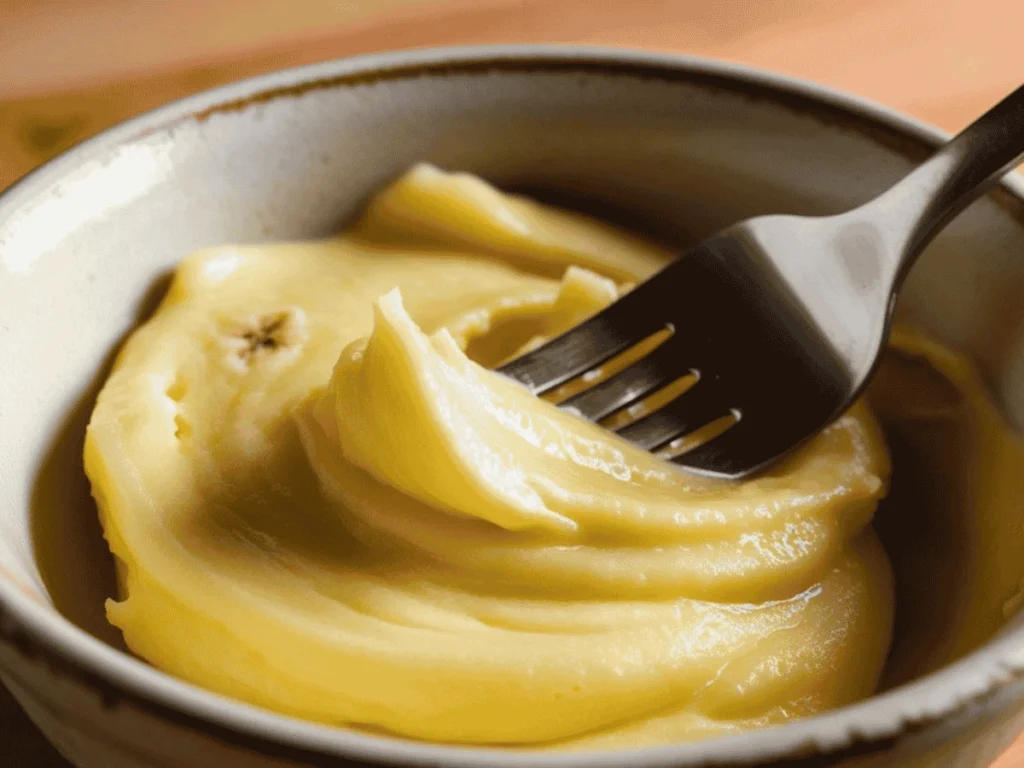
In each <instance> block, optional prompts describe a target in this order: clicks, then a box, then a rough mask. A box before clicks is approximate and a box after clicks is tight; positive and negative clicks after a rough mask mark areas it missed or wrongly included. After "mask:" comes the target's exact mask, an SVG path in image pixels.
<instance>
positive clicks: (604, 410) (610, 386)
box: [559, 334, 693, 421]
mask: <svg viewBox="0 0 1024 768" xmlns="http://www.w3.org/2000/svg"><path fill="white" fill-rule="evenodd" d="M676 338H677V337H676V335H675V334H673V336H672V338H670V339H668V340H666V341H665V342H664V343H663V344H661V345H660V346H659V347H657V348H656V349H654V350H653V351H652V352H650V353H649V354H648V355H647V356H645V357H643V358H641V359H640V360H638V361H637V362H635V363H634V364H633V365H631V366H629V367H628V368H624V369H623V370H621V371H619V372H618V373H616V374H615V375H613V376H610V377H609V378H608V379H607V380H606V381H602V382H601V383H600V384H596V385H595V386H593V387H591V388H590V389H587V390H584V391H583V392H580V393H579V394H578V395H574V396H572V397H570V398H568V399H567V400H565V401H563V402H561V403H559V407H562V408H566V407H569V408H572V409H574V410H575V411H577V412H578V413H579V414H580V415H581V416H583V417H584V418H587V419H590V420H591V421H598V420H600V419H603V418H604V417H605V416H607V415H609V414H610V413H614V412H615V411H617V410H619V409H620V408H625V407H626V406H628V405H630V404H632V403H634V402H636V401H638V400H642V399H643V398H644V397H646V396H647V395H649V394H651V393H652V392H654V391H655V390H657V389H659V388H660V387H662V386H663V385H665V384H668V383H670V382H672V381H674V380H676V379H678V378H679V377H680V376H684V375H685V374H686V373H692V372H693V370H692V369H690V368H687V367H686V366H685V365H683V364H681V361H684V360H685V358H684V353H683V351H682V350H681V349H680V344H679V342H678V341H677V340H676Z"/></svg>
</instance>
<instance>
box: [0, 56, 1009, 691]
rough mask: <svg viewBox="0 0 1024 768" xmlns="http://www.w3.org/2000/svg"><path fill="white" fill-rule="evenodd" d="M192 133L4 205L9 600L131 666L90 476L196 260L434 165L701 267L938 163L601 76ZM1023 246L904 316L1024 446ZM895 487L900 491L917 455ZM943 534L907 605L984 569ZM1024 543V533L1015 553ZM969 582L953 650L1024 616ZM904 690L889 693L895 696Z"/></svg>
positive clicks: (856, 137)
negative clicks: (1010, 616)
mask: <svg viewBox="0 0 1024 768" xmlns="http://www.w3.org/2000/svg"><path fill="white" fill-rule="evenodd" d="M247 87H248V88H249V89H250V90H251V89H252V87H249V86H244V87H242V88H240V89H236V93H235V95H236V96H244V95H245V92H246V88H247ZM253 87H254V86H253ZM797 90H799V89H797ZM218 98H220V97H218ZM243 101H244V100H243ZM187 112H188V109H187V105H185V106H175V107H171V108H169V109H167V110H164V111H163V112H161V113H158V114H156V115H153V116H150V117H147V118H144V119H143V121H142V122H140V123H137V124H134V125H133V124H129V125H128V126H126V127H124V128H122V129H120V130H119V132H118V134H117V135H116V136H115V137H114V138H113V139H107V140H101V141H100V142H96V143H93V144H91V145H88V146H86V147H85V148H84V149H82V150H79V151H77V153H75V154H73V155H72V156H71V157H69V158H67V159H65V160H64V161H63V162H62V163H61V164H58V165H57V166H55V167H53V168H52V169H50V170H49V171H46V172H44V174H43V175H42V176H40V177H37V179H36V180H35V181H33V182H31V183H30V184H29V185H27V186H25V187H23V188H22V190H20V191H19V190H16V191H15V193H14V194H13V195H10V196H9V197H8V198H7V201H6V202H0V360H2V362H0V393H2V397H0V578H4V577H6V578H7V579H8V580H13V581H14V582H15V583H17V584H18V585H19V586H20V587H21V589H23V590H24V591H25V592H27V593H29V594H30V595H32V596H34V597H35V598H36V599H37V600H38V601H40V602H41V603H42V604H44V605H45V606H47V607H50V608H52V609H53V610H58V611H60V612H61V613H62V614H63V615H64V616H65V617H66V618H68V619H69V620H70V621H72V622H74V623H75V624H77V625H78V626H79V627H81V628H82V629H84V630H86V631H87V632H89V633H91V634H93V635H94V636H96V637H98V638H100V639H101V640H103V641H105V642H108V643H110V644H112V645H114V646H115V647H122V645H121V640H120V637H119V634H118V633H117V632H116V631H114V630H113V629H112V628H111V627H110V626H109V625H108V624H107V623H106V621H105V620H104V618H103V600H104V598H105V597H106V596H108V595H110V594H112V591H113V577H112V563H111V558H110V555H109V553H108V552H107V549H106V546H105V544H104V542H103V540H102V537H101V534H100V530H99V527H98V524H97V522H96V517H95V510H94V507H93V504H92V501H91V499H90V497H89V493H88V485H87V483H86V481H85V477H84V475H83V472H82V469H81V447H82V440H83V433H84V428H85V424H86V422H87V420H88V416H89V412H90V409H91V405H92V401H93V399H94V397H95V394H96V391H97V390H98V388H99V386H100V384H101V383H102V381H103V378H104V376H105V374H106V372H107V370H108V369H109V365H110V363H111V360H112V355H113V354H114V352H115V351H116V349H117V347H118V344H119V341H120V340H121V339H122V338H123V337H124V335H125V334H126V333H127V332H128V331H129V330H130V329H131V328H132V327H133V326H134V325H135V324H136V323H137V322H138V321H139V320H140V319H141V318H144V317H145V316H146V315H147V314H148V313H149V312H150V311H151V310H152V307H153V305H154V302H155V300H157V299H159V297H160V295H161V292H162V290H163V288H164V286H165V285H166V278H167V275H168V272H169V270H171V269H172V268H173V267H174V265H175V264H176V263H177V262H178V261H179V260H180V259H181V258H182V257H183V256H185V255H186V254H187V253H189V252H190V251H192V250H194V249H196V248H199V247H203V246H208V245H214V244H222V243H228V242H258V241H264V240H269V239H288V238H310V237H316V236H321V235H325V234H328V233H331V232H334V231H336V230H337V229H338V228H339V227H340V226H342V225H343V224H344V223H345V221H346V220H348V219H349V218H350V217H351V216H352V215H353V213H354V212H355V211H357V210H358V208H359V206H360V204H361V203H362V201H363V200H364V199H365V198H366V196H367V195H368V194H369V193H370V192H371V191H373V190H375V189H377V188H378V187H379V186H381V185H382V184H384V183H386V182H387V181H389V180H390V179H392V178H394V177H395V176H397V175H398V174H399V173H401V172H402V171H403V170H405V169H406V168H407V167H408V166H409V165H410V164H412V163H413V162H416V161H419V160H429V161H431V162H433V163H435V164H437V165H440V166H442V167H445V168H450V169H460V170H467V171H471V172H474V173H478V174H480V175H482V176H484V177H485V178H487V179H489V180H491V181H493V182H495V183H496V184H498V185H500V186H503V187H506V188H513V189H519V190H528V191H531V192H534V193H537V194H539V195H540V196H541V197H544V198H547V199H550V200H555V201H559V202H562V203H565V204H569V205H573V206H576V207H579V208H581V209H584V210H589V211H595V212H598V213H600V214H602V215H606V216H611V217H612V218H613V219H616V220H618V221H620V222H622V223H625V224H627V225H629V226H632V227H634V228H637V229H640V230H643V231H645V232H647V233H648V234H651V235H653V236H656V237H658V238H659V239H663V240H666V241H668V242H672V243H676V244H679V245H683V244H685V243H687V242H690V241H692V240H694V239H696V238H699V237H701V236H702V235H704V234H707V233H710V232H711V231H713V230H715V229H717V228H719V227H721V226H723V225H725V224H728V223H730V222H732V221H735V220H737V219H740V218H743V217H746V216H749V215H753V214H757V213H763V212H791V213H826V212H834V211H840V210H843V209H845V208H848V207H850V206H853V205H856V204H857V203H859V202H862V201H863V200H865V199H867V198H868V197H870V196H872V195H873V194H875V193H877V192H879V191H880V190H881V189H883V188H884V187H885V186H886V185H887V184H889V183H891V182H892V181H894V180H896V179H897V178H898V177H899V176H900V175H901V174H902V173H904V172H905V171H906V170H908V169H909V168H910V167H911V165H912V164H913V163H914V162H915V161H916V160H919V159H920V158H921V157H923V156H924V155H925V154H927V151H928V141H927V140H926V139H925V138H922V137H923V136H924V135H925V134H924V133H923V132H921V131H917V135H915V129H912V128H907V127H905V126H904V127H903V128H897V127H894V126H893V125H886V124H885V123H884V121H879V119H878V118H876V117H872V116H870V115H869V114H867V113H862V114H861V115H859V116H858V115H855V114H853V113H852V112H848V111H846V109H845V108H844V107H843V106H842V105H837V104H827V103H822V102H816V101H815V100H814V99H812V98H810V97H808V96H804V95H801V94H800V93H799V92H795V91H790V92H788V93H784V92H783V91H778V92H774V91H772V90H771V89H769V88H767V87H765V86H757V87H755V86H753V85H751V84H750V83H748V82H743V81H742V79H731V78H729V77H726V76H722V75H720V74H718V75H716V74H711V73H709V72H708V71H702V70H701V69H700V67H696V68H693V69H691V70H690V71H686V70H683V69H680V70H677V71H675V72H669V71H657V70H656V69H654V68H651V67H642V66H625V65H617V66H616V65H609V64H601V63H599V62H595V61H590V60H587V59H586V58H585V57H584V58H580V59H577V60H575V61H573V62H569V63H567V62H565V61H562V62H551V61H548V62H544V61H532V62H531V61H523V60H512V59H508V60H504V61H503V62H497V63H495V62H492V63H490V64H488V65H486V66H484V65H481V64H480V63H476V64H472V65H468V64H467V65H463V66H459V65H449V66H447V67H436V68H430V67H420V68H418V69H406V70H396V71H391V72H386V73H383V74H382V73H377V74H376V75H367V74H365V73H363V74H353V75H345V74H341V75H338V76H335V77H334V78H333V79H331V80H330V81H327V82H323V83H320V84H318V85H315V86H314V87H309V88H301V89H299V88H296V89H291V90H289V89H282V90H280V91H277V92H274V93H270V94H264V96H263V97H261V98H259V99H254V100H252V101H248V102H244V103H237V104H234V105H232V106H230V107H214V108H212V109H207V110H206V111H204V112H203V113H202V114H200V115H197V116H189V115H188V114H187ZM1022 222H1024V203H1022V201H1021V200H1020V199H1019V198H1017V197H1015V196H1014V195H1013V194H1011V193H1009V192H1007V191H1006V190H1003V191H1001V192H1000V194H998V195H996V196H994V197H990V198H986V199H983V200H981V201H979V202H978V203H976V204H975V205H973V206H972V207H971V208H970V209H968V211H966V212H965V213H964V214H963V215H962V216H961V217H959V218H958V219H957V220H956V222H954V223H953V224H952V225H951V226H950V227H949V228H948V229H947V230H946V231H945V232H943V234H942V235H941V236H940V237H939V238H938V239H936V240H935V242H934V243H933V244H932V245H931V246H930V247H929V249H928V252H927V253H926V254H925V256H924V257H923V258H922V260H921V261H920V262H919V264H918V266H917V267H916V268H915V270H914V272H913V274H912V276H911V278H910V280H909V282H908V284H907V287H906V289H905V292H904V295H903V297H902V299H901V303H900V312H901V313H902V314H903V315H904V316H907V317H910V318H911V319H912V320H913V322H914V323H915V324H917V325H918V326H919V327H921V328H923V329H924V330H926V331H928V332H930V333H931V334H933V335H934V336H936V337H938V338H939V339H940V340H942V341H944V342H946V343H948V344H950V345H953V346H955V347H957V348H959V349H962V350H965V351H967V352H968V353H969V354H970V355H971V356H972V357H973V359H974V360H975V361H976V362H977V364H978V366H979V367H980V369H981V371H982V373H983V376H984V377H985V380H986V382H987V383H988V384H989V386H990V388H991V394H992V397H993V400H994V401H995V402H997V403H998V404H999V405H1000V407H1001V408H1002V409H1003V411H1004V413H1005V414H1006V415H1007V417H1008V418H1009V419H1010V420H1011V421H1012V422H1013V423H1015V424H1017V425H1021V424H1024V302H1022V301H1020V299H1019V297H1020V296H1022V295H1024V224H1022ZM895 471H896V478H897V482H900V460H899V456H898V455H897V457H896V470H895ZM915 471H918V472H920V471H924V472H927V469H925V470H921V469H920V468H918V470H915ZM908 472H909V470H908ZM919 482H930V483H932V484H933V490H932V496H931V497H929V498H934V499H935V500H936V502H935V503H937V504H938V503H941V500H942V499H943V498H947V497H948V498H954V497H955V493H956V478H955V477H952V478H950V477H946V478H939V477H930V478H923V479H922V478H921V477H919V476H917V475H910V474H908V475H906V480H905V481H903V483H904V485H903V492H904V493H911V494H912V493H913V492H914V488H915V487H916V485H915V484H916V483H919ZM943 483H944V484H943ZM950 494H952V496H951V495H950ZM1021 506H1024V504H1022V505H1021ZM884 513H885V510H884V509H883V511H882V512H881V513H880V514H884ZM920 514H921V515H922V517H920V518H915V519H914V520H910V521H906V524H905V525H903V526H902V527H901V526H896V528H901V529H902V530H903V532H904V533H903V534H899V533H895V534H891V535H889V537H888V538H889V540H890V542H897V541H902V542H903V543H902V544H900V545H899V546H913V537H910V538H909V539H908V537H907V536H906V530H907V527H908V526H911V527H912V526H914V525H919V526H931V529H932V532H933V538H934V539H936V540H941V541H946V542H947V544H948V546H946V547H940V548H939V549H937V550H936V551H935V552H934V553H928V552H924V553H922V552H917V553H916V556H915V558H914V559H913V560H912V561H911V560H910V559H904V560H901V552H899V551H895V552H892V553H891V554H893V557H894V559H895V560H896V570H897V574H898V575H900V574H901V566H900V563H901V562H906V563H907V567H906V569H905V572H904V573H903V577H901V578H900V592H899V595H898V600H899V601H900V603H903V604H912V603H913V602H914V601H916V600H919V599H921V598H922V594H921V591H922V590H926V589H928V583H927V579H925V580H922V579H914V578H904V577H906V576H907V573H909V572H910V570H909V569H911V568H913V569H918V570H919V569H921V568H924V569H926V570H927V571H932V570H933V571H934V572H935V573H940V572H944V569H945V572H950V568H951V566H950V563H951V562H952V563H957V564H958V565H957V566H956V568H954V569H953V570H957V569H959V568H966V569H970V568H971V567H973V566H972V564H971V562H970V561H969V558H967V557H966V555H963V552H960V550H959V549H958V547H960V542H961V540H962V539H963V538H964V536H965V534H964V531H965V530H966V531H967V534H966V538H967V539H970V538H971V537H972V536H976V535H979V534H976V533H974V532H972V531H971V529H970V521H969V520H965V519H964V515H963V514H960V513H958V512H957V511H956V510H955V508H954V511H953V512H952V513H951V514H950V515H946V516H940V517H941V519H937V518H934V517H931V516H929V511H928V509H924V510H923V511H921V513H920ZM1022 524H1024V509H1021V510H1020V513H1019V514H1017V515H1016V517H1012V516H1011V519H1008V520H1007V521H1006V522H1005V531H1004V533H1006V532H1011V531H1016V534H1019V531H1020V527H1021V525H1022ZM985 535H986V536H987V537H988V538H987V539H986V540H985V541H984V542H982V544H981V545H980V546H982V548H985V547H988V548H990V549H991V551H992V556H993V557H999V558H1011V559H1012V558H1017V561H1018V562H1021V563H1024V546H1022V543H1021V541H1020V538H1021V537H1020V536H1019V535H1011V534H1009V533H1007V534H1006V535H1000V534H998V533H997V532H989V533H988V534H985ZM901 536H902V538H901ZM964 546H965V547H966V546H967V545H966V544H964ZM958 552H960V554H959V555H958ZM958 557H960V560H958V559H957V558H958ZM1022 571H1024V566H1022ZM960 576H963V574H960V573H958V577H960ZM967 576H968V578H967V581H968V582H970V583H971V585H972V586H971V587H970V588H964V589H960V590H951V592H950V594H949V597H948V600H945V601H943V602H942V604H941V605H942V613H941V614H940V615H939V616H937V617H935V626H934V627H932V628H931V629H935V628H936V627H937V628H938V629H939V630H941V628H942V626H943V625H944V623H946V622H952V621H954V620H955V617H956V616H958V615H962V614H964V612H970V611H974V610H981V611H984V612H989V613H991V612H996V611H1002V610H1003V607H1004V604H1005V603H1006V601H1007V600H1008V599H1010V598H1011V597H1012V595H1010V594H1006V593H1005V589H1003V588H1002V587H1001V586H1000V587H999V588H996V587H995V586H993V585H985V584H978V583H975V582H971V581H970V578H969V577H970V574H968V575H967ZM975 581H977V580H975ZM932 602H934V601H932ZM993 615H994V614H993ZM940 635H941V632H940ZM941 643H942V638H941V636H938V637H937V636H935V635H934V634H933V633H932V634H929V633H922V632H920V631H915V630H914V628H913V627H909V626H901V627H900V628H899V629H898V633H897V640H896V648H895V649H894V658H898V657H900V654H903V656H904V657H906V658H911V657H915V656H914V654H915V653H917V652H918V651H919V650H920V646H922V645H924V646H926V648H925V651H926V652H927V653H926V655H927V658H928V659H929V661H928V662H927V664H924V665H923V666H922V665H918V667H915V668H914V674H919V673H922V672H926V671H928V670H929V669H931V668H933V667H934V666H936V665H938V664H940V663H943V662H944V661H948V660H949V656H950V654H949V653H946V652H945V651H944V650H943V647H942V645H941ZM915 649H917V650H915ZM915 658H921V657H915ZM903 669H910V667H908V666H906V665H904V667H903ZM906 676H907V674H906V673H900V672H898V671H897V672H893V671H890V674H889V675H888V677H887V681H888V684H894V683H897V682H901V681H902V680H903V679H905V678H906Z"/></svg>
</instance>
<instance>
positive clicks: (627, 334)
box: [498, 286, 664, 395]
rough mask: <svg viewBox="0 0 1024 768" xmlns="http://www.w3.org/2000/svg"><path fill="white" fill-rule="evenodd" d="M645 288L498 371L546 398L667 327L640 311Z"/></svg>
mask: <svg viewBox="0 0 1024 768" xmlns="http://www.w3.org/2000/svg"><path fill="white" fill-rule="evenodd" d="M642 288H643V286H640V287H639V288H636V289H634V291H632V292H630V293H627V294H626V295H625V296H623V297H622V298H621V299H619V300H618V301H617V302H615V303H614V304H612V305H611V306H609V307H607V308H606V309H603V310H602V311H600V312H598V313H597V314H596V315H594V316H593V317H590V318H588V319H587V320H584V321H583V322H582V323H580V324H579V325H577V326H576V327H574V328H571V329H570V330H568V331H566V332H565V333H563V334H562V335H560V336H556V337H555V338H554V339H552V340H551V341H549V342H547V343H546V344H543V345H542V346H540V347H538V348H537V349H535V350H533V351H531V352H527V353H526V354H525V355H522V356H521V357H517V358H516V359H515V360H512V361H511V362H509V363H506V364H505V365H504V366H502V367H501V368H499V369H498V372H499V373H502V374H504V375H505V376H509V377H510V378H513V379H515V380H516V381H518V382H520V383H521V384H525V385H526V386H527V387H528V388H529V389H530V391H531V392H533V394H535V395H542V394H544V393H545V392H548V391H550V390H552V389H554V388H555V387H557V386H559V385H560V384H564V383H565V382H566V381H568V380H569V379H572V378H575V377H576V376H579V375H580V374H581V373H585V372H586V371H589V370H591V369H592V368H595V367H597V366H599V365H601V363H604V362H605V361H607V360H609V359H610V358H612V357H614V356H615V355H617V354H618V353H620V352H623V351H625V350H626V349H629V347H631V346H633V345H634V344H636V343H638V342H640V341H642V340H643V339H644V338H646V337H647V336H650V335H651V334H652V333H655V332H656V331H658V330H660V329H661V328H662V327H664V323H663V322H662V321H660V320H658V319H657V318H656V317H654V316H652V314H651V313H650V312H643V311H638V310H639V304H640V303H641V301H642V296H641V295H640V294H638V291H640V290H641V289H642Z"/></svg>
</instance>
